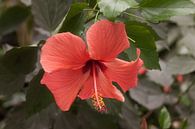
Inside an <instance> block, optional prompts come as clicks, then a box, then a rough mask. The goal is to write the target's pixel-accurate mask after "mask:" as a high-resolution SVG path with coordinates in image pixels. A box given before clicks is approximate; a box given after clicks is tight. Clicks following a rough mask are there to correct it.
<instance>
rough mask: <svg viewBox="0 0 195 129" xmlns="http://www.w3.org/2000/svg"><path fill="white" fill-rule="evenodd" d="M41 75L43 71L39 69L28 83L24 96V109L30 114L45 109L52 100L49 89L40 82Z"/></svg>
mask: <svg viewBox="0 0 195 129" xmlns="http://www.w3.org/2000/svg"><path fill="white" fill-rule="evenodd" d="M42 76H43V71H40V72H39V73H38V75H37V76H35V77H34V78H33V80H32V81H31V82H30V84H29V89H28V92H27V96H26V110H27V112H28V115H30V116H31V115H33V114H35V113H37V112H40V111H41V110H43V109H45V108H46V107H47V106H48V105H49V104H51V102H52V101H53V97H52V96H51V93H50V92H49V90H48V89H47V88H46V87H45V86H43V85H41V84H40V81H41V79H42Z"/></svg>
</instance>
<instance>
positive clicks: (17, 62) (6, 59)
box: [1, 47, 38, 74]
mask: <svg viewBox="0 0 195 129" xmlns="http://www.w3.org/2000/svg"><path fill="white" fill-rule="evenodd" d="M37 50H38V48H37V47H21V48H13V49H11V50H10V51H8V52H6V54H5V55H4V56H3V58H2V59H1V62H2V64H3V65H4V66H5V67H6V68H7V69H9V70H10V71H12V72H13V73H21V74H27V73H30V72H32V71H33V70H34V68H35V65H36V61H37Z"/></svg>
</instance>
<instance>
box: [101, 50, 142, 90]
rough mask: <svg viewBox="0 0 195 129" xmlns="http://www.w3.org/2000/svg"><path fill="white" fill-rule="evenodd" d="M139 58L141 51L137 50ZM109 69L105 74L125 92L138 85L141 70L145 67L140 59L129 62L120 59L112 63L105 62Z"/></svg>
mask: <svg viewBox="0 0 195 129" xmlns="http://www.w3.org/2000/svg"><path fill="white" fill-rule="evenodd" d="M137 54H138V56H139V55H140V51H139V50H137ZM104 64H105V65H106V67H107V69H106V70H105V74H106V76H107V77H108V78H110V79H111V80H112V81H114V82H117V83H118V84H119V85H120V87H121V88H122V89H123V91H127V90H128V89H130V88H134V87H135V86H136V85H137V80H138V78H137V75H138V71H139V69H140V68H141V67H142V65H143V61H142V60H141V59H140V58H139V57H138V58H137V60H136V61H132V62H127V61H123V60H120V59H117V58H116V59H115V60H114V61H111V62H104Z"/></svg>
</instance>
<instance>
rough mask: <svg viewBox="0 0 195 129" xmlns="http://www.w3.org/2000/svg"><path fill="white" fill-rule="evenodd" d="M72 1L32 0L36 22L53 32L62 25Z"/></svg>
mask: <svg viewBox="0 0 195 129" xmlns="http://www.w3.org/2000/svg"><path fill="white" fill-rule="evenodd" d="M71 1H72V0H32V13H33V15H34V18H35V22H36V23H37V24H38V25H39V26H40V27H42V28H43V29H45V30H47V31H49V32H52V31H53V30H55V29H56V27H57V26H58V25H59V24H60V22H61V21H62V19H63V18H64V17H65V15H66V13H67V11H68V10H69V7H70V4H71Z"/></svg>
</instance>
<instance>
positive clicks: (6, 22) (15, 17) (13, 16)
mask: <svg viewBox="0 0 195 129" xmlns="http://www.w3.org/2000/svg"><path fill="white" fill-rule="evenodd" d="M29 14H30V11H29V9H28V8H25V7H22V6H14V7H11V8H8V9H7V10H5V11H4V12H2V13H1V15H0V35H4V34H7V33H9V32H11V31H13V30H15V29H17V27H18V26H19V25H20V24H21V23H22V22H24V21H25V20H26V18H27V17H28V16H29Z"/></svg>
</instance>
